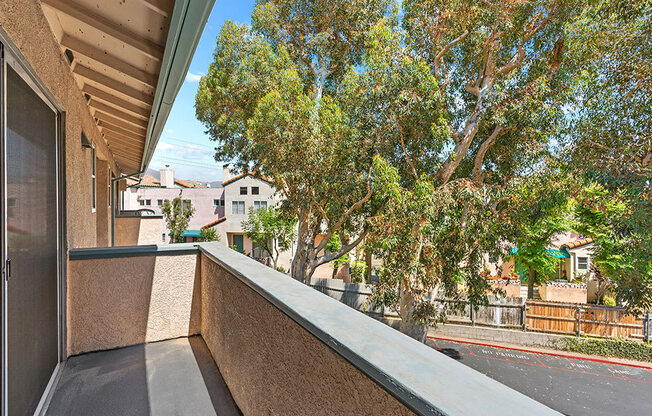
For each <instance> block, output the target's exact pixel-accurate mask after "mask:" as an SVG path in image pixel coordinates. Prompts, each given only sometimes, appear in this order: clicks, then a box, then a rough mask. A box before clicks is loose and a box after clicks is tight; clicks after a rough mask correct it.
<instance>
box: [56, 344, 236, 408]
mask: <svg viewBox="0 0 652 416" xmlns="http://www.w3.org/2000/svg"><path fill="white" fill-rule="evenodd" d="M240 414H241V413H240V411H239V410H238V408H237V406H236V404H235V402H234V401H233V399H232V398H231V394H230V392H229V390H228V388H227V386H226V384H225V383H224V380H223V379H222V376H221V375H220V372H219V370H218V369H217V367H216V366H215V361H213V357H212V356H211V354H210V352H209V350H208V348H207V347H206V344H205V343H204V340H203V339H202V338H201V337H200V336H194V337H190V338H179V339H173V340H168V341H161V342H155V343H150V344H142V345H135V346H132V347H126V348H120V349H116V350H110V351H100V352H93V353H88V354H82V355H78V356H76V357H71V358H70V359H68V361H67V362H66V365H65V368H64V370H63V373H62V375H61V378H60V380H59V383H58V385H57V387H56V390H55V392H54V394H53V396H52V400H51V402H50V405H49V407H48V411H47V415H48V416H59V415H61V416H63V415H67V416H69V415H97V416H109V415H110V416H114V415H154V416H156V415H220V416H221V415H240Z"/></svg>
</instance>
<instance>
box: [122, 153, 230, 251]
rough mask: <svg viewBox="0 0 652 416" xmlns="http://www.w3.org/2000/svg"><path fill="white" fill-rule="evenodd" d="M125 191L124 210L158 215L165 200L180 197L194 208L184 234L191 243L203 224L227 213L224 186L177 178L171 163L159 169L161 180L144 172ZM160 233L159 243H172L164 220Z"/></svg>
mask: <svg viewBox="0 0 652 416" xmlns="http://www.w3.org/2000/svg"><path fill="white" fill-rule="evenodd" d="M122 194H123V196H122V201H123V206H122V208H123V210H125V211H139V210H146V211H151V213H153V214H154V215H158V216H160V215H162V212H161V207H162V205H163V202H164V201H166V200H168V201H170V200H172V199H174V198H176V197H181V199H182V200H183V203H184V204H189V205H191V206H192V207H193V208H194V209H195V213H194V215H193V216H192V217H191V218H190V223H189V224H188V229H187V230H186V232H185V234H184V235H185V236H186V240H187V241H188V242H192V241H194V240H195V239H196V238H197V237H199V231H200V229H201V227H202V226H203V225H205V224H207V223H208V222H210V221H213V220H214V219H215V218H216V217H217V218H220V217H223V216H224V189H223V188H211V187H210V185H208V184H202V183H200V182H197V181H191V180H180V179H176V178H175V177H174V170H173V169H172V168H170V166H166V167H165V168H164V169H161V170H160V179H158V178H155V177H154V176H151V175H145V176H143V177H142V178H141V179H140V180H139V181H135V180H134V181H132V182H131V184H130V185H129V186H128V187H127V188H126V189H125V190H124V191H123V192H122ZM158 235H159V239H158V240H157V241H156V242H157V243H169V242H170V230H168V228H167V224H166V223H165V221H161V229H160V232H159V233H158Z"/></svg>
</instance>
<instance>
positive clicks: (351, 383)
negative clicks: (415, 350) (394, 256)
mask: <svg viewBox="0 0 652 416" xmlns="http://www.w3.org/2000/svg"><path fill="white" fill-rule="evenodd" d="M201 269H202V288H201V293H202V336H203V338H204V340H205V341H206V344H207V345H208V348H209V349H210V351H211V353H212V355H213V358H214V359H215V361H216V363H217V366H218V367H219V369H220V372H221V373H222V376H223V377H224V380H225V381H226V383H227V384H228V386H229V390H230V391H231V394H232V396H233V398H234V400H235V401H236V403H237V404H238V406H239V407H240V409H241V410H242V413H243V414H245V415H270V414H276V415H314V414H339V415H345V414H347V415H348V414H351V415H358V414H369V415H372V414H383V415H405V414H412V413H411V412H410V411H409V410H408V409H407V408H406V407H404V406H403V405H402V404H401V403H400V402H398V401H397V400H396V399H395V398H394V397H393V396H391V395H390V394H389V393H387V392H386V391H385V390H383V389H381V388H380V387H379V386H378V385H377V384H376V383H374V382H373V381H372V380H371V379H369V378H368V377H367V376H366V375H364V374H363V373H361V372H360V371H359V370H358V369H357V368H355V367H354V366H353V365H351V364H350V363H349V362H347V361H345V360H344V359H343V358H342V357H341V356H339V355H337V354H336V353H335V352H333V351H332V350H331V349H330V348H328V347H327V346H326V345H324V344H323V343H322V342H321V341H319V340H318V339H317V338H315V337H314V336H312V335H311V334H310V333H308V332H307V331H306V330H305V329H303V328H302V327H300V326H299V325H298V324H297V323H295V322H294V321H293V320H291V319H290V318H289V317H288V316H287V315H285V314H283V313H282V312H281V311H280V310H278V309H277V308H276V307H274V306H273V305H272V304H270V303H269V302H268V301H266V300H265V299H264V298H263V297H262V296H260V295H258V294H257V293H256V292H254V291H253V290H252V289H250V288H249V287H248V286H246V285H244V284H243V283H242V282H241V281H240V280H238V279H237V278H235V277H233V276H231V275H230V274H228V273H226V272H225V271H224V270H223V269H221V268H220V266H218V265H217V264H216V263H214V262H213V261H212V260H210V259H209V258H208V257H206V256H202V260H201Z"/></svg>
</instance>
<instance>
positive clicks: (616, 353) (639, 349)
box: [560, 337, 652, 361]
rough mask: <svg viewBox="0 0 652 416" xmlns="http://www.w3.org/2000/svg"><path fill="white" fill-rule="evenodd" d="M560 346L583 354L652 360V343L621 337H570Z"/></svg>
mask: <svg viewBox="0 0 652 416" xmlns="http://www.w3.org/2000/svg"><path fill="white" fill-rule="evenodd" d="M560 347H561V348H560V349H562V350H565V351H571V352H579V353H582V354H592V355H601V356H603V357H619V358H629V359H632V360H642V361H652V345H650V344H646V343H644V342H640V341H630V340H624V339H619V338H614V339H601V338H590V337H580V338H573V337H568V338H566V339H565V340H564V342H563V343H562V344H561V346H560Z"/></svg>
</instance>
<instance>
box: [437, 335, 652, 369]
mask: <svg viewBox="0 0 652 416" xmlns="http://www.w3.org/2000/svg"><path fill="white" fill-rule="evenodd" d="M427 338H429V339H438V340H441V341H449V342H459V343H461V344H471V345H481V346H483V347H493V348H502V349H504V350H512V351H521V352H529V353H531V354H543V355H551V356H553V357H563V358H572V359H574V360H584V361H594V362H596V363H602V364H616V365H624V366H627V367H637V368H645V369H647V370H652V366H646V365H641V364H630V363H621V362H618V361H610V360H606V359H602V358H590V357H580V356H577V355H566V354H559V353H554V352H547V351H536V350H529V349H526V348H512V347H505V346H502V345H495V344H487V343H483V342H474V341H461V340H459V339H451V338H441V337H433V336H430V335H428V337H427Z"/></svg>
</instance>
